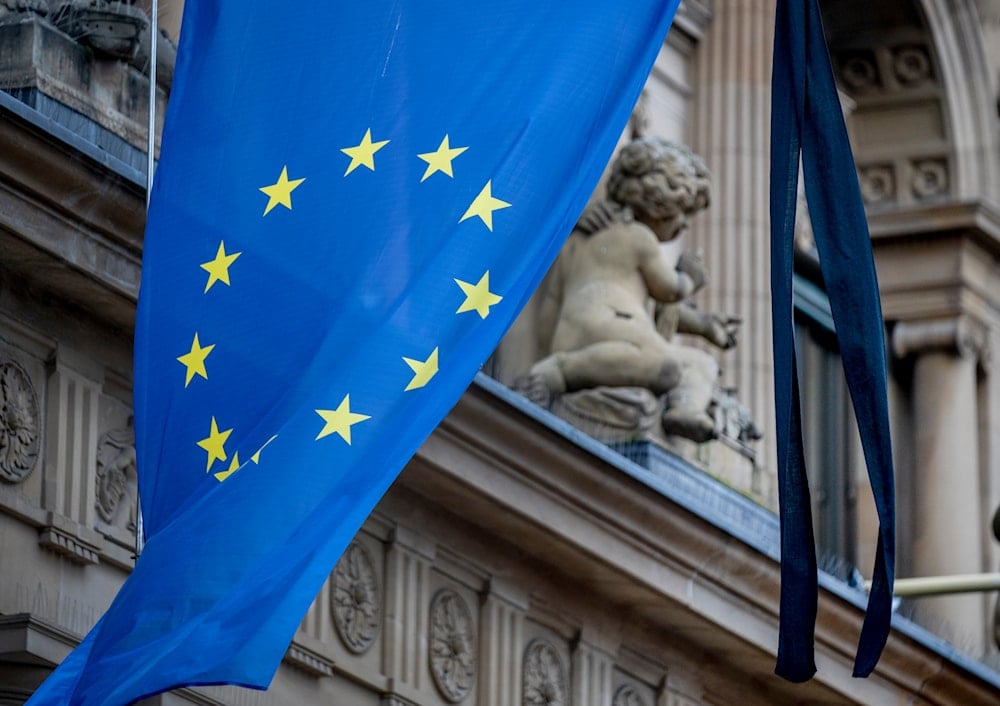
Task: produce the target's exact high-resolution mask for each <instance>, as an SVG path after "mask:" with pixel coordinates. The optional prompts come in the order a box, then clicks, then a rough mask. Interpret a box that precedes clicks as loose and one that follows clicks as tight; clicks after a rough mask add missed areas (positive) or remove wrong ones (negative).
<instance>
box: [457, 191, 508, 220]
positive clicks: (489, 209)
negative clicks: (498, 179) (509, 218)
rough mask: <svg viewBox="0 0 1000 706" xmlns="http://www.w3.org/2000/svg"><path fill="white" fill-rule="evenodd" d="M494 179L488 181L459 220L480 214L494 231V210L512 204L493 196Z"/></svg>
mask: <svg viewBox="0 0 1000 706" xmlns="http://www.w3.org/2000/svg"><path fill="white" fill-rule="evenodd" d="M492 183H493V180H492V179H491V180H490V181H488V182H486V186H484V187H483V190H482V191H480V192H479V196H477V197H476V198H475V199H474V200H473V201H472V205H471V206H469V210H467V211H466V212H465V215H464V216H462V217H461V218H460V219H458V222H459V223H461V222H462V221H464V220H466V219H467V218H472V217H473V216H479V218H480V219H481V220H482V221H483V223H485V224H486V227H487V228H489V229H490V232H492V231H493V212H494V211H499V210H500V209H501V208H508V207H509V206H510V204H509V203H507V202H506V201H501V200H500V199H497V198H493V186H492Z"/></svg>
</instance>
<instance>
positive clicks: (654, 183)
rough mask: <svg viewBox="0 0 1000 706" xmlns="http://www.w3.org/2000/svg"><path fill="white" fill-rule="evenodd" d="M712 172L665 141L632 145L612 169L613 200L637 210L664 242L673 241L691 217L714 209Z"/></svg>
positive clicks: (652, 139)
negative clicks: (710, 206) (710, 202)
mask: <svg viewBox="0 0 1000 706" xmlns="http://www.w3.org/2000/svg"><path fill="white" fill-rule="evenodd" d="M710 192H711V184H710V182H709V173H708V168H707V167H705V163H704V162H702V161H701V158H700V157H699V156H698V155H696V154H694V153H693V152H692V151H691V150H689V149H688V148H687V147H685V146H684V145H681V144H679V143H676V142H671V141H669V140H664V139H663V138H660V137H649V138H642V139H639V140H636V141H634V142H632V143H630V144H628V145H626V146H625V147H624V148H623V149H622V151H621V152H619V153H618V158H617V159H615V161H614V164H612V166H611V175H610V177H609V178H608V198H610V199H611V200H612V201H616V202H618V203H620V204H623V205H625V206H628V207H629V208H631V209H632V211H633V213H634V214H635V217H636V219H637V220H639V221H641V222H642V223H645V224H646V225H648V226H649V227H650V228H652V229H653V231H654V232H655V233H656V234H657V237H659V238H660V240H663V241H667V240H673V239H674V238H676V237H677V236H678V235H680V233H681V232H682V231H683V230H684V228H685V227H686V226H687V221H688V217H689V216H691V215H694V214H695V213H697V212H698V211H701V210H702V209H704V208H707V207H708V204H709V200H710Z"/></svg>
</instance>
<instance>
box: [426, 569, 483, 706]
mask: <svg viewBox="0 0 1000 706" xmlns="http://www.w3.org/2000/svg"><path fill="white" fill-rule="evenodd" d="M429 632H430V634H429V643H430V644H429V650H428V659H429V661H430V669H431V676H433V678H434V684H435V685H437V688H438V691H440V692H441V695H442V696H443V697H444V698H445V699H446V700H447V701H450V702H451V703H458V702H459V701H462V700H463V699H464V698H465V697H466V696H468V695H469V693H470V692H471V691H472V686H473V685H474V684H475V681H476V661H477V655H476V631H475V626H474V623H473V620H472V613H471V612H470V611H469V606H468V605H467V604H466V602H465V600H464V599H463V598H462V597H461V596H459V595H458V594H457V593H455V592H454V591H452V590H451V589H448V588H443V589H441V590H440V591H438V592H437V593H436V594H435V595H434V598H433V600H432V601H431V609H430V630H429Z"/></svg>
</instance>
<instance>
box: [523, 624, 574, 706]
mask: <svg viewBox="0 0 1000 706" xmlns="http://www.w3.org/2000/svg"><path fill="white" fill-rule="evenodd" d="M522 701H523V703H524V706H568V705H569V690H568V689H567V687H566V670H565V668H564V667H563V663H562V659H561V658H560V657H559V652H558V651H557V650H556V648H555V647H553V646H552V645H551V644H549V643H548V642H546V641H545V640H533V641H532V642H531V644H529V645H528V649H526V650H525V651H524V689H523V693H522Z"/></svg>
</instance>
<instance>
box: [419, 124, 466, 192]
mask: <svg viewBox="0 0 1000 706" xmlns="http://www.w3.org/2000/svg"><path fill="white" fill-rule="evenodd" d="M467 149H469V148H468V147H452V146H451V145H449V144H448V136H447V135H445V136H444V139H443V140H441V144H440V145H439V146H438V148H437V150H435V151H434V152H424V153H423V154H418V155H417V156H418V157H420V159H422V160H424V161H425V162H427V169H426V170H425V171H424V175H423V176H422V177H420V181H423V180H424V179H426V178H427V177H429V176H430V175H431V174H434V173H435V172H444V173H445V174H447V175H448V176H450V177H454V176H455V175H454V174H453V173H452V171H451V161H452V160H453V159H455V157H457V156H458V155H460V154H462V153H463V152H465V150H467Z"/></svg>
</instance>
